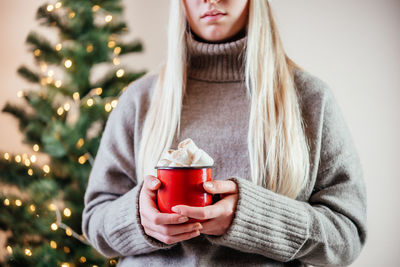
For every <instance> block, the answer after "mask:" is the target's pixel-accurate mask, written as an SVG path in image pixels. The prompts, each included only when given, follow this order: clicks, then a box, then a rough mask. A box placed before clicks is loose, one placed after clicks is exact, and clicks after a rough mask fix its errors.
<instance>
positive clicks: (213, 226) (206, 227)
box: [200, 220, 220, 235]
mask: <svg viewBox="0 0 400 267" xmlns="http://www.w3.org/2000/svg"><path fill="white" fill-rule="evenodd" d="M219 224H220V222H219V221H218V220H208V221H206V222H203V223H202V227H203V229H201V230H200V233H202V234H206V235H218V234H219V233H218V230H219V229H220V228H219Z"/></svg>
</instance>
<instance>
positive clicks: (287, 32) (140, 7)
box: [0, 0, 400, 267]
mask: <svg viewBox="0 0 400 267" xmlns="http://www.w3.org/2000/svg"><path fill="white" fill-rule="evenodd" d="M43 2H44V1H43V0H36V1H13V0H2V1H1V2H0V34H1V42H0V80H1V84H0V107H2V106H3V105H4V103H5V102H6V101H11V102H18V101H19V99H18V98H17V97H16V93H17V91H19V90H21V89H28V88H29V85H28V84H27V83H25V82H24V81H23V80H22V79H21V78H19V77H18V76H17V74H16V70H17V68H18V66H20V65H21V64H23V63H27V64H28V65H32V64H33V61H32V56H31V55H30V53H28V52H27V47H26V46H25V44H24V41H25V38H26V36H27V34H28V32H29V31H30V30H31V29H38V28H39V27H38V23H37V22H36V21H35V20H34V17H35V12H36V9H37V7H38V6H39V4H40V3H43ZM168 2H169V1H165V0H164V1H140V0H124V4H125V5H126V9H125V15H124V16H125V18H126V21H127V23H128V25H129V28H130V30H131V32H130V34H129V37H132V38H134V37H137V38H140V39H141V40H142V41H143V43H144V45H145V53H143V54H140V55H136V56H129V57H127V58H125V59H123V60H122V64H126V65H128V66H130V67H132V68H136V69H142V68H147V69H148V70H150V69H152V68H155V67H156V66H157V65H158V64H159V63H160V61H161V60H162V59H163V56H164V54H165V53H164V50H165V45H166V31H165V30H166V22H167V11H168ZM272 5H273V7H274V9H275V15H276V19H277V21H278V25H279V27H280V30H281V37H282V39H283V42H284V44H285V47H286V50H287V52H288V54H289V56H291V57H292V58H293V59H294V60H295V61H296V62H297V63H298V64H299V65H301V66H302V67H304V68H305V69H306V70H308V71H309V72H311V73H313V74H314V75H317V76H318V77H320V78H321V79H323V80H325V81H326V82H327V83H328V84H329V85H330V86H331V88H332V89H333V91H334V93H335V95H336V97H337V99H338V101H339V104H340V106H341V108H342V111H343V113H344V115H345V117H346V120H347V122H348V124H349V127H350V130H351V131H352V134H353V138H354V141H355V143H356V146H357V148H358V149H359V153H360V156H361V160H362V163H363V166H364V173H365V181H366V184H367V190H368V227H369V237H368V242H367V245H366V247H365V248H364V250H363V252H362V254H361V256H360V257H359V258H358V260H357V261H356V262H355V263H354V264H353V265H352V266H360V267H361V266H400V255H399V252H400V228H399V227H398V221H399V219H400V216H399V215H400V214H399V210H400V209H399V207H398V205H399V204H400V201H399V200H400V197H399V194H398V190H397V187H400V175H399V173H398V169H397V167H398V165H399V163H400V161H399V158H400V157H399V155H398V151H399V150H400V141H399V137H400V127H399V126H400V110H399V104H400V103H399V102H400V27H399V26H400V1H399V0H346V1H345V0H335V1H321V0H303V1H290V0H279V1H278V0H275V1H273V4H272ZM0 125H2V126H1V131H0V150H1V151H9V152H18V153H24V152H29V153H31V150H30V148H29V147H26V146H24V145H22V144H21V140H22V135H21V134H20V133H19V131H18V125H17V122H16V121H15V120H14V119H12V118H11V117H10V116H8V115H5V114H0Z"/></svg>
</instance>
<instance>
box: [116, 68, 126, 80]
mask: <svg viewBox="0 0 400 267" xmlns="http://www.w3.org/2000/svg"><path fill="white" fill-rule="evenodd" d="M124 74H125V70H124V69H119V70H117V72H116V75H117V77H118V78H121V77H122V76H124Z"/></svg>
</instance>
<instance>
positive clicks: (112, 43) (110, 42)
mask: <svg viewBox="0 0 400 267" xmlns="http://www.w3.org/2000/svg"><path fill="white" fill-rule="evenodd" d="M114 46H115V41H113V40H111V41H109V42H108V47H109V48H113V47H114Z"/></svg>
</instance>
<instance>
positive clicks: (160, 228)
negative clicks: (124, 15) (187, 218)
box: [141, 217, 203, 235]
mask: <svg viewBox="0 0 400 267" xmlns="http://www.w3.org/2000/svg"><path fill="white" fill-rule="evenodd" d="M141 224H142V225H143V227H144V228H149V229H150V230H152V231H155V232H159V233H161V234H164V235H178V234H183V233H189V232H193V231H196V230H201V229H203V226H202V225H201V223H199V222H195V223H184V224H179V225H178V224H165V225H156V224H154V223H153V222H151V221H149V219H147V218H146V217H142V220H141Z"/></svg>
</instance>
